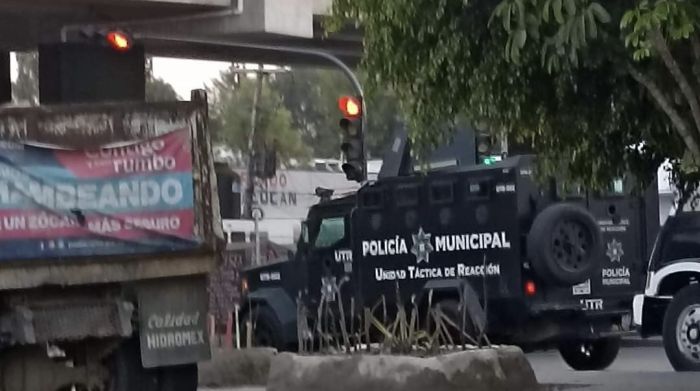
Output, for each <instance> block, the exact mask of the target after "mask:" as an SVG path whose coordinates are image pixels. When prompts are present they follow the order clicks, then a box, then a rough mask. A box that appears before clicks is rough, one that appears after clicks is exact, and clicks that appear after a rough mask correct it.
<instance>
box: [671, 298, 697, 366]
mask: <svg viewBox="0 0 700 391" xmlns="http://www.w3.org/2000/svg"><path fill="white" fill-rule="evenodd" d="M663 337H664V349H665V350H666V356H667V357H668V360H669V361H670V362H671V366H673V368H674V369H675V370H676V371H700V285H697V284H693V285H689V286H687V287H685V288H683V289H681V290H680V291H679V292H678V293H676V295H674V297H673V300H672V301H671V304H669V305H668V308H667V309H666V315H665V316H664V325H663Z"/></svg>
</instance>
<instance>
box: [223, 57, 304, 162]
mask: <svg viewBox="0 0 700 391" xmlns="http://www.w3.org/2000/svg"><path fill="white" fill-rule="evenodd" d="M267 77H269V76H266V78H267ZM256 84H257V82H256V80H255V79H253V78H249V77H247V76H246V75H241V74H239V68H237V67H236V66H232V67H231V68H230V69H229V70H228V71H225V72H222V74H221V76H220V77H219V79H217V80H215V81H214V84H213V87H212V88H211V91H210V92H211V97H212V108H211V114H210V115H211V117H212V124H211V128H212V130H213V132H214V136H215V138H216V140H217V141H218V142H220V143H223V144H225V145H227V146H228V147H229V148H231V149H232V150H233V151H234V152H237V153H239V154H240V155H241V156H247V154H248V152H249V148H248V140H249V139H250V134H251V116H252V114H251V113H252V111H253V97H254V94H255V89H256V88H257V86H256ZM258 109H259V111H258V121H257V126H256V131H255V136H256V137H255V140H254V145H253V147H254V148H256V149H258V148H262V147H263V146H264V145H268V146H269V145H272V144H274V143H275V142H276V144H277V146H278V151H277V152H278V154H279V158H280V159H281V161H289V160H291V159H298V160H302V161H303V160H306V159H308V158H309V157H310V152H311V149H310V148H309V146H308V145H307V144H305V143H304V142H303V140H302V137H301V134H300V132H299V130H298V129H297V128H295V127H294V125H293V123H292V114H291V113H290V112H289V110H287V109H286V108H285V107H284V104H283V102H282V98H281V97H280V95H279V94H278V93H276V92H275V91H274V90H273V89H272V88H271V87H270V83H269V82H268V81H266V80H265V81H264V82H263V87H262V90H261V93H260V96H259V103H258Z"/></svg>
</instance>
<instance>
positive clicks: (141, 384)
mask: <svg viewBox="0 0 700 391" xmlns="http://www.w3.org/2000/svg"><path fill="white" fill-rule="evenodd" d="M108 368H109V372H110V382H109V385H108V387H107V390H109V391H197V382H198V378H197V375H198V373H197V364H188V365H179V366H173V367H161V368H153V369H146V368H144V367H143V366H142V364H141V350H140V348H139V343H138V338H132V339H129V340H128V341H126V342H125V343H123V344H122V345H121V346H120V347H119V348H118V349H117V350H116V351H115V352H114V354H113V355H112V356H111V357H110V359H109V362H108Z"/></svg>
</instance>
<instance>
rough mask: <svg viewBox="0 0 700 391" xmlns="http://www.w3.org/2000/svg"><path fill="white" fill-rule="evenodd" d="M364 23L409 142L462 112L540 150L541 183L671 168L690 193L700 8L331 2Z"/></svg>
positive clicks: (338, 15) (450, 0)
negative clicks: (552, 177) (406, 121)
mask: <svg viewBox="0 0 700 391" xmlns="http://www.w3.org/2000/svg"><path fill="white" fill-rule="evenodd" d="M333 13H334V17H333V18H332V20H331V21H330V24H329V26H330V27H332V28H338V27H339V26H340V25H341V24H343V23H347V22H348V21H351V22H359V23H360V24H361V25H362V28H363V31H364V34H365V35H364V47H365V57H364V60H363V66H364V69H365V70H366V71H367V72H368V73H369V74H372V75H374V76H375V77H374V78H372V79H370V82H372V83H374V84H379V85H388V86H390V87H391V88H392V89H393V90H395V91H397V93H398V94H399V96H400V98H401V100H402V102H403V104H404V107H405V108H406V111H407V112H408V114H409V116H410V120H411V121H410V122H411V126H412V135H413V136H414V141H415V142H416V143H417V144H418V145H420V146H423V147H430V146H432V145H435V144H437V143H439V142H440V141H442V140H444V139H445V137H446V136H448V135H449V134H450V129H451V127H449V126H448V127H441V126H440V124H444V123H445V121H453V120H454V119H455V118H457V117H458V116H460V115H463V116H465V117H467V118H469V119H471V120H472V122H474V123H483V124H485V125H486V126H487V128H488V130H490V131H491V132H494V133H498V134H503V135H505V136H507V138H508V140H509V141H511V142H516V141H517V142H521V143H527V144H528V145H530V146H532V148H533V149H534V151H535V152H536V153H538V155H539V157H540V159H538V161H539V165H540V173H541V174H553V173H558V174H560V175H564V176H566V177H568V178H572V179H575V180H576V181H578V182H579V183H582V184H583V185H586V186H588V187H592V188H602V187H604V186H606V185H607V184H608V183H610V181H611V180H612V179H613V178H615V177H619V176H621V175H625V174H626V173H632V174H634V176H635V177H636V178H637V180H638V181H639V183H640V185H642V186H644V185H645V184H647V183H649V182H650V181H651V180H652V179H653V175H654V174H655V173H656V169H657V167H658V166H659V165H660V164H661V163H662V162H663V161H664V160H665V159H666V158H668V159H670V161H671V163H672V164H673V174H674V178H675V180H676V182H677V184H678V185H679V186H680V187H681V189H682V190H683V191H686V190H689V189H691V188H692V187H694V186H695V184H696V183H697V180H698V179H699V178H700V175H698V162H700V147H699V145H700V107H699V106H700V102H699V100H698V92H697V91H699V90H700V36H699V32H698V31H697V27H698V24H699V23H700V12H699V11H698V3H697V2H695V1H682V0H676V1H671V0H641V1H635V2H623V1H606V2H596V1H590V0H386V1H382V2H377V1H373V0H334V4H333Z"/></svg>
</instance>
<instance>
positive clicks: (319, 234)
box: [305, 204, 353, 312]
mask: <svg viewBox="0 0 700 391" xmlns="http://www.w3.org/2000/svg"><path fill="white" fill-rule="evenodd" d="M350 210H351V207H349V204H348V205H345V204H343V205H337V204H332V205H323V204H321V205H318V206H316V207H314V208H313V209H312V210H311V211H310V213H309V219H308V221H307V224H308V233H309V248H308V252H307V253H306V259H305V263H306V281H307V288H308V299H309V300H308V301H307V305H308V306H309V307H310V308H309V310H310V311H313V312H315V311H316V310H317V309H318V305H319V304H320V303H321V300H324V302H325V303H327V304H329V305H330V308H332V309H334V310H336V309H337V308H338V307H337V303H338V300H339V299H342V301H343V302H344V303H349V302H350V297H351V295H352V292H353V291H352V285H353V284H352V271H353V265H352V260H353V257H352V251H351V247H350V228H349V227H350Z"/></svg>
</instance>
